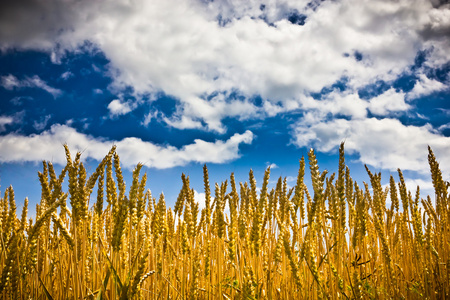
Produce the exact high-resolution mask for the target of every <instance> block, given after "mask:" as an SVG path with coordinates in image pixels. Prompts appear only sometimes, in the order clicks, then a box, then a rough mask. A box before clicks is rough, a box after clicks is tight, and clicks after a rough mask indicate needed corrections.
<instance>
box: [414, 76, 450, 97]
mask: <svg viewBox="0 0 450 300" xmlns="http://www.w3.org/2000/svg"><path fill="white" fill-rule="evenodd" d="M448 88H449V87H448V86H446V85H445V84H443V83H442V82H440V81H437V80H435V79H429V78H428V77H427V76H426V75H424V74H420V75H419V80H418V81H416V84H415V85H414V88H413V89H412V90H411V91H410V92H409V93H408V98H410V99H415V98H419V97H423V96H428V95H430V94H432V93H434V92H440V91H443V90H445V89H448Z"/></svg>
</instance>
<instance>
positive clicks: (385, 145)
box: [293, 118, 450, 176]
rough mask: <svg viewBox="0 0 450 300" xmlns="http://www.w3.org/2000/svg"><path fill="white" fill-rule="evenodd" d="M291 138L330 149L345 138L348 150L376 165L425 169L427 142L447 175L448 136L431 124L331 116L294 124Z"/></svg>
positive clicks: (305, 143) (308, 144)
mask: <svg viewBox="0 0 450 300" xmlns="http://www.w3.org/2000/svg"><path fill="white" fill-rule="evenodd" d="M293 134H294V140H293V142H294V143H295V144H296V145H297V146H300V147H303V146H304V147H313V148H315V149H317V150H318V151H322V152H330V151H335V150H336V149H337V145H339V144H340V143H341V142H342V141H345V149H346V152H348V153H350V154H351V153H354V154H358V155H359V160H360V161H361V162H363V163H365V164H368V165H371V166H373V167H376V168H382V169H390V170H395V169H396V168H400V169H402V170H411V171H417V172H421V173H427V172H428V170H429V168H428V161H427V155H428V149H427V146H428V145H430V146H431V147H432V149H433V151H434V152H435V154H436V156H437V158H438V160H439V161H440V162H441V167H442V169H443V171H444V172H445V173H446V176H449V175H450V158H449V157H448V151H449V149H450V137H445V136H443V135H441V134H439V133H438V132H436V131H434V130H433V128H432V127H431V125H425V126H422V127H417V126H405V125H403V124H402V123H401V122H400V121H398V120H396V119H387V118H386V119H381V120H378V119H375V118H370V119H363V120H345V119H334V120H330V121H322V122H319V123H317V124H309V125H305V124H303V123H302V122H301V121H300V122H299V123H297V125H296V126H295V127H294V131H293Z"/></svg>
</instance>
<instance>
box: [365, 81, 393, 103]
mask: <svg viewBox="0 0 450 300" xmlns="http://www.w3.org/2000/svg"><path fill="white" fill-rule="evenodd" d="M390 88H391V85H389V84H388V83H386V82H385V81H382V80H378V81H377V82H375V83H373V84H369V85H366V86H365V87H363V88H361V89H359V90H358V95H359V97H360V98H361V99H364V100H369V99H372V98H374V97H376V96H379V95H381V94H383V93H384V92H386V91H387V90H389V89H390Z"/></svg>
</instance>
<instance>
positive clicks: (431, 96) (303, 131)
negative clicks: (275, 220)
mask: <svg viewBox="0 0 450 300" xmlns="http://www.w3.org/2000/svg"><path fill="white" fill-rule="evenodd" d="M449 74H450V4H449V3H448V1H442V0H399V1H388V0H371V1H368V0H367V1H366V0H364V1H361V0H336V1H331V0H325V1H320V0H307V1H303V0H295V1H293V0H279V1H264V0H251V1H245V2H243V1H237V0H210V1H208V0H182V1H175V0H166V1H145V0H129V1H128V0H108V1H88V0H65V1H61V0H48V1H41V0H15V1H13V0H7V1H2V2H1V3H0V99H1V100H0V101H1V102H0V103H1V106H0V191H3V190H5V189H6V188H7V187H8V186H9V185H10V184H12V185H13V187H14V190H15V193H16V202H17V203H18V206H19V207H21V205H22V203H23V199H24V197H26V196H28V197H29V198H30V207H32V208H33V209H34V206H35V204H36V203H38V202H39V200H40V188H39V180H38V177H37V172H38V171H41V169H42V166H41V161H42V160H46V161H52V162H53V164H54V165H55V167H56V170H57V172H58V171H59V170H61V168H62V167H63V164H64V163H65V156H64V148H63V146H62V145H63V144H64V143H67V144H68V145H69V148H70V149H71V152H72V155H75V153H76V151H81V152H83V155H82V159H83V160H84V161H85V162H86V165H87V167H88V173H91V172H92V171H93V169H95V167H96V165H97V164H98V162H99V160H101V159H102V158H103V157H104V156H105V155H106V154H107V153H108V151H109V149H110V148H111V146H112V145H116V146H117V151H118V153H119V156H120V159H121V163H122V167H123V168H124V172H125V176H126V177H125V178H126V181H127V183H128V185H129V184H131V179H130V178H131V177H130V176H131V171H132V169H133V168H134V166H135V165H136V164H137V163H139V162H140V163H143V164H144V169H143V172H147V175H148V177H149V179H148V184H147V187H149V188H150V189H151V190H152V193H153V196H154V197H156V196H157V195H158V194H159V193H160V192H164V194H165V195H166V198H167V199H166V201H167V203H168V204H169V205H171V206H172V205H173V203H174V201H175V199H176V198H175V197H176V195H177V194H178V192H179V189H180V188H181V179H180V177H181V173H185V174H187V175H189V176H190V181H191V184H192V186H193V188H194V189H195V190H196V192H197V193H196V196H197V199H198V200H199V201H201V199H202V197H203V194H202V193H203V181H202V174H203V173H202V167H203V165H204V164H207V166H208V168H209V172H210V183H211V184H212V188H213V184H214V183H215V182H219V183H220V182H222V181H225V180H227V179H229V176H230V173H231V172H234V174H235V176H236V179H237V181H238V182H239V181H246V180H248V172H249V170H250V169H253V170H254V172H255V177H256V180H257V182H258V185H260V184H261V181H262V178H263V174H264V170H265V169H266V168H267V167H268V166H271V169H272V173H271V174H272V175H271V184H272V186H273V185H274V182H276V181H277V179H278V177H279V176H283V177H287V178H288V183H289V184H290V185H291V186H293V185H294V184H295V176H296V175H297V171H298V162H299V160H300V158H301V157H302V156H305V158H307V153H308V150H309V149H310V148H314V149H315V151H316V154H317V156H318V160H319V167H320V169H321V170H325V169H327V170H329V171H330V172H331V173H333V172H336V171H337V166H338V165H337V162H338V149H339V145H340V143H341V142H345V151H346V163H347V164H348V165H349V166H350V170H351V172H352V177H354V179H355V180H357V181H358V183H362V181H366V182H367V181H368V177H367V174H366V173H365V170H364V165H365V164H366V165H367V166H368V167H369V168H370V169H371V170H372V171H373V172H381V173H382V174H383V181H384V182H387V181H388V180H389V175H391V174H392V175H393V176H394V177H395V178H396V180H397V179H398V176H397V171H396V170H397V168H400V169H401V170H402V171H403V172H404V174H405V178H406V180H407V182H408V185H409V187H410V188H411V189H414V187H415V186H416V185H417V184H419V185H420V186H421V188H422V195H423V196H426V194H429V193H431V192H432V183H431V178H430V175H429V167H428V162H427V155H428V149H427V147H428V145H429V146H431V148H432V149H433V151H434V153H435V155H436V157H437V159H438V161H439V163H440V167H441V169H442V172H443V175H444V180H449V177H450V155H449V154H450V75H449ZM143 172H141V173H143Z"/></svg>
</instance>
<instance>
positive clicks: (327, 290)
mask: <svg viewBox="0 0 450 300" xmlns="http://www.w3.org/2000/svg"><path fill="white" fill-rule="evenodd" d="M65 149H66V156H67V165H66V166H65V168H64V169H63V170H62V172H61V173H60V174H55V171H54V168H53V166H52V164H51V163H50V162H44V163H43V171H42V172H39V180H40V183H41V186H42V197H41V201H40V203H39V205H37V208H36V211H37V212H36V218H35V220H31V219H30V220H29V219H28V216H27V205H28V203H27V202H28V200H25V205H24V209H23V211H22V213H21V216H18V215H17V212H16V203H15V199H14V190H13V188H12V187H9V188H7V189H6V190H5V193H4V197H3V198H1V199H0V237H1V241H0V250H1V253H0V274H1V278H0V298H1V299H422V298H428V299H445V298H446V299H449V297H450V267H449V264H450V256H449V254H450V251H449V250H450V249H449V247H450V244H449V242H450V207H449V204H450V199H449V194H448V187H449V183H448V182H446V181H444V179H443V178H442V174H441V172H440V170H439V165H438V163H437V159H436V158H435V156H434V154H433V152H432V150H431V149H429V156H428V161H429V164H430V170H431V177H432V181H433V185H434V188H435V195H433V196H432V197H425V198H422V196H421V195H420V192H419V189H417V190H416V191H408V190H407V188H406V185H405V181H404V179H403V175H402V172H401V171H400V170H399V171H398V178H399V180H398V182H395V180H394V178H393V177H391V178H390V185H389V186H388V187H383V186H382V184H381V175H380V174H374V173H372V172H371V171H370V170H369V169H368V168H366V169H367V172H368V174H369V177H370V182H369V183H364V182H361V183H359V182H357V180H355V179H352V178H351V177H350V171H349V169H348V167H346V165H345V158H344V147H343V144H342V145H341V147H340V156H339V157H340V158H339V166H337V169H338V172H337V173H336V174H327V172H321V171H320V170H319V167H318V163H317V160H316V156H315V154H314V151H313V150H311V151H310V152H309V153H308V161H309V171H305V169H307V168H308V167H307V166H306V163H305V160H304V159H303V158H302V159H301V160H300V166H299V171H298V177H297V182H296V185H295V186H294V187H293V188H288V187H287V183H286V179H283V178H280V179H279V180H278V183H277V184H276V187H274V188H269V187H268V182H269V176H270V169H267V170H266V172H265V175H264V178H263V179H262V181H261V182H260V185H259V186H261V188H260V189H258V188H257V183H256V179H255V178H254V176H253V173H252V171H250V174H249V180H248V182H245V183H236V182H235V179H234V175H233V174H231V176H230V178H229V180H227V181H225V182H222V183H216V184H215V185H214V187H211V186H210V183H209V179H208V170H207V168H206V166H205V167H204V169H203V170H204V192H205V208H204V209H202V210H201V211H200V209H199V204H198V203H196V202H195V200H194V191H193V189H191V187H190V183H189V178H188V177H186V176H184V175H182V182H183V187H182V189H181V191H180V193H179V196H178V199H177V201H176V204H175V206H174V207H173V208H170V207H167V206H166V203H165V199H164V196H163V195H160V196H158V197H156V198H155V197H153V195H152V194H151V192H150V191H149V190H146V179H147V177H146V175H145V174H144V175H141V174H140V171H141V168H142V165H137V166H136V168H135V169H134V172H133V181H132V183H131V186H129V188H126V186H125V182H124V180H123V176H122V171H121V167H120V162H119V156H118V154H117V153H116V149H115V148H112V149H111V151H110V152H109V153H108V155H107V156H106V157H105V158H104V159H103V160H102V162H101V163H100V164H99V166H98V168H97V169H96V171H95V172H94V173H93V174H92V175H90V176H89V177H88V175H87V174H86V170H85V168H84V166H83V163H82V162H81V158H80V156H81V154H80V153H77V154H76V156H75V157H71V155H70V152H69V149H68V147H67V146H65ZM305 172H306V173H309V174H310V175H308V176H310V177H311V181H312V190H308V188H307V187H306V185H305V183H304V176H307V175H306V174H305ZM63 181H66V182H67V183H68V190H67V191H65V190H64V188H63V186H65V185H63V184H62V183H63ZM93 191H96V194H97V197H92V198H90V195H91V193H92V192H93ZM94 198H96V199H94ZM386 203H391V204H388V205H387V204H386Z"/></svg>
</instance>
